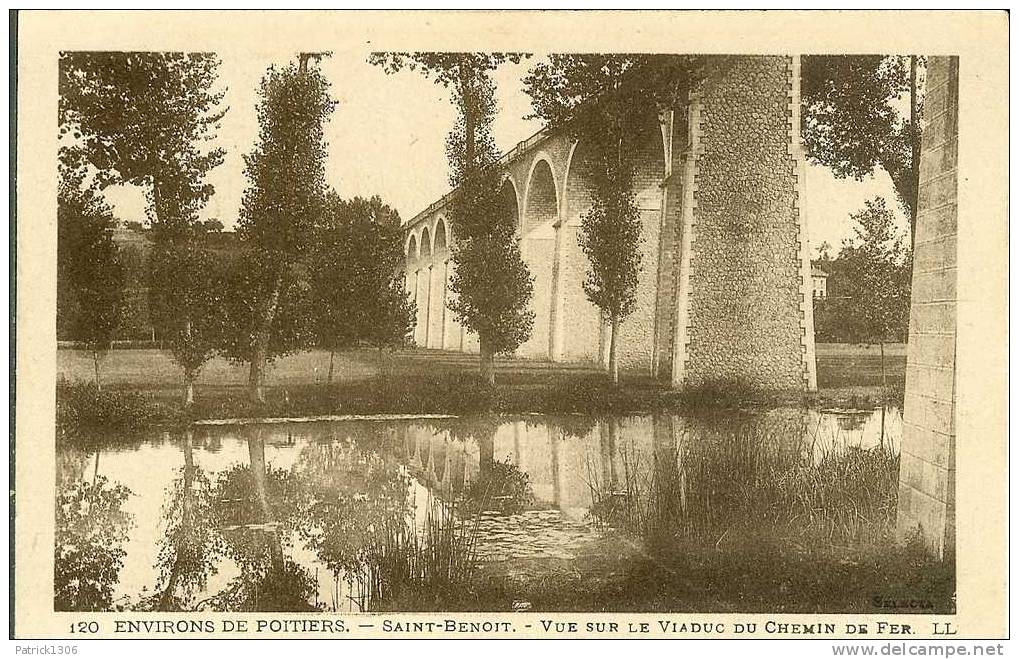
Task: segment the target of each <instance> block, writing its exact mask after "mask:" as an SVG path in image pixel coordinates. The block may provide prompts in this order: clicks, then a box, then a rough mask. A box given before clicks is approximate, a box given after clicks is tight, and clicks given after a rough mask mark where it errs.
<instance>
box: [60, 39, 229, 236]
mask: <svg viewBox="0 0 1019 659" xmlns="http://www.w3.org/2000/svg"><path fill="white" fill-rule="evenodd" d="M219 64H220V62H219V58H218V57H216V55H215V54H212V53H172V52H64V53H61V56H60V67H59V73H60V77H59V91H60V101H59V120H60V130H61V134H62V135H70V136H73V137H74V138H75V139H77V140H79V141H80V144H81V147H82V151H83V153H84V155H85V157H86V158H87V160H88V162H89V163H90V164H91V165H92V166H94V167H95V168H96V170H97V171H98V181H99V184H100V185H101V186H106V185H110V184H113V183H129V184H134V185H142V186H145V188H146V195H147V196H148V200H149V205H148V209H147V210H148V214H149V220H150V222H151V223H152V227H153V229H158V228H160V227H164V228H166V229H167V230H169V231H180V230H184V229H186V228H187V227H188V226H189V225H190V224H191V223H192V222H194V220H195V218H196V216H197V214H198V212H199V211H200V210H201V209H202V208H203V207H204V205H205V203H206V202H207V201H208V199H209V197H210V196H211V195H212V193H213V187H212V185H211V184H209V183H208V182H206V181H205V175H206V174H207V173H208V172H209V170H211V169H212V168H214V167H216V166H218V165H219V164H221V163H222V162H223V155H224V153H225V151H224V149H222V148H216V149H209V150H206V151H203V150H202V148H201V147H202V146H204V145H206V144H208V143H209V142H210V141H211V140H212V139H213V138H214V137H215V134H216V130H217V129H218V128H219V124H220V120H221V119H222V118H223V116H224V115H225V114H226V111H227V108H221V107H220V103H221V101H222V99H223V95H224V93H225V91H224V90H217V91H214V90H213V87H214V85H215V83H216V80H217V75H218V69H219Z"/></svg>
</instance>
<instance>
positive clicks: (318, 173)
mask: <svg viewBox="0 0 1019 659" xmlns="http://www.w3.org/2000/svg"><path fill="white" fill-rule="evenodd" d="M313 57H315V56H312V55H310V54H302V55H301V56H300V58H299V63H294V62H291V63H290V64H288V65H287V66H284V67H278V68H277V67H275V66H273V67H270V68H269V70H268V72H267V73H266V74H265V76H264V77H263V78H262V82H261V86H260V88H259V89H260V99H261V100H260V102H259V105H258V124H259V134H258V142H257V144H256V146H255V148H254V150H253V151H252V152H251V153H250V154H247V155H246V156H245V158H244V162H245V175H246V176H247V178H248V187H247V189H246V190H245V192H244V196H243V198H242V200H241V211H240V222H239V227H238V233H239V234H240V236H241V239H242V241H243V242H244V244H245V248H246V250H247V252H248V253H247V255H246V258H245V259H244V260H243V261H242V264H243V265H244V267H245V272H244V274H243V276H242V277H241V279H240V280H241V282H242V283H243V284H245V285H246V286H247V294H246V295H245V297H246V298H247V299H248V300H251V301H252V302H253V303H254V306H253V308H252V309H251V311H252V313H251V316H250V319H251V324H249V325H247V326H246V327H245V326H244V325H234V327H235V328H236V329H237V334H236V335H235V337H234V338H235V340H234V345H235V346H237V347H239V348H240V351H239V354H246V358H247V359H248V360H249V361H250V362H251V372H250V378H249V386H250V394H251V396H252V398H253V399H254V400H255V401H263V400H264V393H263V389H262V385H263V379H264V369H265V365H266V363H267V361H269V360H271V359H272V358H273V357H275V356H279V355H282V354H285V353H286V352H289V351H292V350H294V349H297V348H299V347H302V345H301V343H300V342H296V343H289V342H285V341H273V340H272V337H273V334H274V332H275V335H276V337H277V338H287V337H288V336H290V337H299V336H300V335H299V334H289V335H288V333H286V332H280V331H279V326H280V325H281V324H282V325H289V326H293V325H298V324H300V323H299V320H298V319H294V318H287V317H286V314H287V313H289V312H292V311H294V310H296V309H298V308H300V305H293V304H289V303H288V298H289V297H290V296H291V292H292V291H293V290H294V287H295V286H296V285H298V284H297V283H296V277H297V275H298V273H296V272H295V266H297V265H298V263H300V262H301V260H302V259H304V258H306V257H307V255H308V252H309V246H310V242H311V239H312V238H313V235H314V229H315V227H316V226H317V225H318V224H319V222H320V219H321V217H322V213H323V210H324V204H325V193H326V183H325V159H326V156H327V152H328V145H327V144H326V140H325V122H326V121H327V119H328V118H329V115H330V114H331V113H332V112H333V109H334V108H335V106H336V101H334V100H333V99H332V98H331V97H330V94H329V81H328V80H326V78H325V76H324V75H322V73H321V72H320V71H319V70H318V69H317V68H315V67H309V66H308V65H307V64H308V60H309V59H312V58H313ZM281 312H282V313H281ZM245 344H246V345H245Z"/></svg>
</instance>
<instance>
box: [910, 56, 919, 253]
mask: <svg viewBox="0 0 1019 659" xmlns="http://www.w3.org/2000/svg"><path fill="white" fill-rule="evenodd" d="M916 109H917V108H916V55H911V56H910V57H909V124H910V126H911V127H912V130H913V133H912V135H911V140H910V141H911V142H912V144H911V146H912V161H911V163H910V169H911V170H912V174H911V176H912V179H913V199H912V200H911V201H912V203H911V204H910V206H911V208H910V213H909V247H910V249H912V248H913V243H914V242H915V241H916V213H917V206H919V204H920V125H919V124H918V123H917V121H918V119H919V117H918V116H917V112H916Z"/></svg>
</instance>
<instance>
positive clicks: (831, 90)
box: [801, 55, 924, 245]
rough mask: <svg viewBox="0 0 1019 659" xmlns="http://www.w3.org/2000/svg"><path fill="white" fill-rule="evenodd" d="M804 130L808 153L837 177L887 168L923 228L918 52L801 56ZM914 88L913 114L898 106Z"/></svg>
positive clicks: (912, 216)
mask: <svg viewBox="0 0 1019 659" xmlns="http://www.w3.org/2000/svg"><path fill="white" fill-rule="evenodd" d="M802 62H803V66H802V71H801V76H802V82H801V95H802V99H801V102H802V105H803V112H802V114H801V132H802V136H803V142H804V145H805V146H806V148H807V155H808V156H809V157H810V159H811V160H812V161H813V162H815V163H817V164H821V165H825V166H827V167H830V168H831V170H832V173H833V174H834V175H835V176H836V177H837V178H850V177H851V178H855V179H857V180H860V179H862V178H863V177H864V176H867V175H868V174H871V173H873V171H874V169H875V168H877V167H881V168H882V169H884V170H885V171H886V172H888V175H889V176H890V177H891V179H892V183H893V184H894V186H895V192H896V194H897V196H898V198H899V202H900V203H901V205H902V207H903V208H904V209H905V210H906V212H907V214H908V215H909V218H910V244H911V245H912V240H913V236H914V234H915V232H916V207H917V181H918V179H919V165H920V162H919V160H920V124H919V118H920V115H921V114H922V106H923V99H922V97H921V95H920V93H919V88H920V84H919V76H921V75H922V72H923V67H924V59H923V58H919V57H917V56H910V57H899V56H892V57H886V56H883V55H812V56H806V57H804V58H803V60H802ZM903 95H907V97H908V101H909V108H910V109H909V116H908V117H902V116H900V112H899V110H898V109H897V107H896V106H897V104H898V102H899V99H900V98H901V97H902V96H903Z"/></svg>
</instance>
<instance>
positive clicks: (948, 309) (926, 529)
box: [898, 57, 959, 556]
mask: <svg viewBox="0 0 1019 659" xmlns="http://www.w3.org/2000/svg"><path fill="white" fill-rule="evenodd" d="M924 112H925V114H926V115H927V116H926V117H925V119H924V126H923V137H922V139H921V146H920V181H919V186H920V187H919V199H918V205H917V221H916V236H915V239H914V246H913V290H912V296H911V298H910V303H911V306H910V310H909V344H908V345H909V348H908V351H907V355H906V394H905V400H904V407H903V418H902V423H903V429H902V445H901V456H900V463H899V502H898V531H899V534H900V536H901V537H904V538H905V537H908V536H910V535H912V534H914V533H916V532H917V531H919V533H920V534H921V537H922V538H923V539H924V541H925V542H926V544H927V545H928V546H929V547H931V548H932V549H933V550H934V551H935V552H936V553H937V554H939V555H941V556H949V555H951V554H952V553H953V552H954V547H955V339H956V300H957V297H956V245H957V236H958V201H957V189H958V154H959V60H958V58H957V57H930V58H928V60H927V96H926V101H925V103H924Z"/></svg>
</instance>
